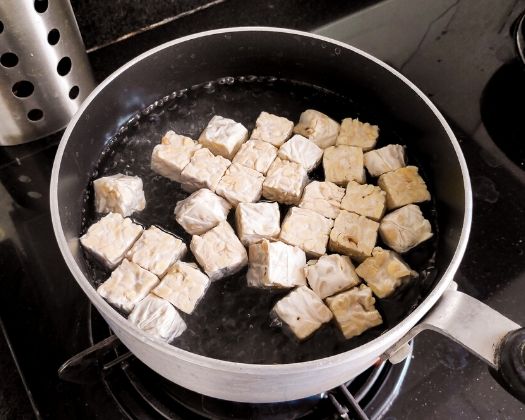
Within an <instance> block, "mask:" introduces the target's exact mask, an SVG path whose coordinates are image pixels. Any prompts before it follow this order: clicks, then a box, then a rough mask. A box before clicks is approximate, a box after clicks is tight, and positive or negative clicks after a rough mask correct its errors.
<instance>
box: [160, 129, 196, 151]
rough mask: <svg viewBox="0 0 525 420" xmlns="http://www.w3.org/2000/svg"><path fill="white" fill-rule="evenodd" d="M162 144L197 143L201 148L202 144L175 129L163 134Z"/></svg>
mask: <svg viewBox="0 0 525 420" xmlns="http://www.w3.org/2000/svg"><path fill="white" fill-rule="evenodd" d="M160 144H164V145H168V144H169V145H170V146H179V147H180V146H190V145H197V146H198V147H199V149H200V147H201V146H200V144H198V143H197V142H196V141H195V140H193V139H191V138H189V137H186V136H183V135H182V134H177V133H176V132H175V131H173V130H169V131H166V134H164V135H163V136H162V139H161V140H160Z"/></svg>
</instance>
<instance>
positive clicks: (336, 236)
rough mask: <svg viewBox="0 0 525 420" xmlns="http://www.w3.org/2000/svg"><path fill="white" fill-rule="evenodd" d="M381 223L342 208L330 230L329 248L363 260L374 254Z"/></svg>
mask: <svg viewBox="0 0 525 420" xmlns="http://www.w3.org/2000/svg"><path fill="white" fill-rule="evenodd" d="M378 228H379V223H377V222H374V221H373V220H370V219H368V218H366V217H364V216H360V215H358V214H355V213H351V212H349V211H346V210H341V212H340V213H339V215H338V216H337V218H336V219H335V222H334V228H333V229H332V231H331V232H330V242H329V245H328V247H329V249H330V250H331V251H334V252H338V253H341V254H345V255H349V256H350V257H352V258H354V259H356V260H357V261H362V260H364V259H365V258H366V257H369V256H370V255H372V250H373V249H374V246H375V244H376V240H377V230H378Z"/></svg>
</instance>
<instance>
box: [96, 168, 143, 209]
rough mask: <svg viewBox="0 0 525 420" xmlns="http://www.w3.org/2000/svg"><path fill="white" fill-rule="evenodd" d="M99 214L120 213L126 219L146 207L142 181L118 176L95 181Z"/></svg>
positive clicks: (135, 177)
mask: <svg viewBox="0 0 525 420" xmlns="http://www.w3.org/2000/svg"><path fill="white" fill-rule="evenodd" d="M93 188H94V190H95V208H96V211H97V213H119V214H121V215H122V216H124V217H126V216H129V215H130V214H132V213H134V212H136V211H142V210H144V208H145V207H146V198H145V197H144V190H143V189H142V179H140V178H139V177H138V176H127V175H123V174H116V175H111V176H105V177H102V178H99V179H96V180H95V181H93Z"/></svg>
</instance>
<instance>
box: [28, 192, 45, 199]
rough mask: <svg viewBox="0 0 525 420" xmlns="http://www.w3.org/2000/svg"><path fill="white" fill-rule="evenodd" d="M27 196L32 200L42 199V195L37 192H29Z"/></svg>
mask: <svg viewBox="0 0 525 420" xmlns="http://www.w3.org/2000/svg"><path fill="white" fill-rule="evenodd" d="M27 195H28V196H29V197H31V198H34V199H35V200H38V199H39V198H42V194H40V193H39V192H37V191H29V192H28V193H27Z"/></svg>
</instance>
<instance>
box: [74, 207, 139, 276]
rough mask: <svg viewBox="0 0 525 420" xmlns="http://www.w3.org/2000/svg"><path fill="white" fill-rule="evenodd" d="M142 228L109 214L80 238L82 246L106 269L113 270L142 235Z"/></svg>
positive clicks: (119, 216) (128, 220) (118, 215)
mask: <svg viewBox="0 0 525 420" xmlns="http://www.w3.org/2000/svg"><path fill="white" fill-rule="evenodd" d="M142 230H143V228H142V226H140V225H137V224H135V223H133V222H132V221H131V219H129V218H123V217H122V216H121V215H120V214H118V213H109V214H108V215H106V216H104V217H103V218H102V219H100V220H99V221H98V222H96V223H94V224H93V225H91V226H90V227H89V229H88V230H87V232H86V233H85V234H84V235H83V236H82V237H81V238H80V243H81V244H82V246H83V247H84V248H85V249H86V250H88V251H89V252H90V253H91V254H93V256H95V257H96V258H97V259H98V260H100V261H101V262H102V263H103V264H104V265H105V266H106V267H108V268H111V269H113V268H115V267H116V266H117V265H118V264H119V263H120V262H121V261H122V259H123V258H124V256H125V255H126V252H127V251H128V249H130V248H131V247H132V245H133V244H134V243H135V241H136V240H137V239H138V237H139V236H140V234H141V233H142Z"/></svg>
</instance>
